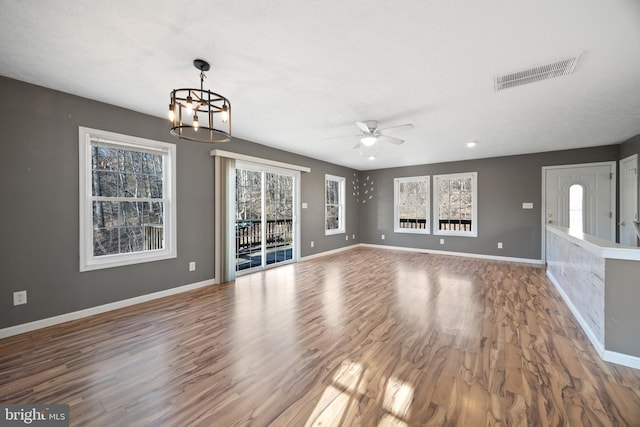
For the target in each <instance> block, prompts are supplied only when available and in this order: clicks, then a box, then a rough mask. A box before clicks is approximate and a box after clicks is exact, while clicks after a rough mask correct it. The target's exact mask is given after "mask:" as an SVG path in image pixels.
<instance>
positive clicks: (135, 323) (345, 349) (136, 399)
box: [0, 248, 640, 426]
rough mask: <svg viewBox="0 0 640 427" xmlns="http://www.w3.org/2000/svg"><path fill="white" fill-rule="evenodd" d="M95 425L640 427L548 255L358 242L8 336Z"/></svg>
mask: <svg viewBox="0 0 640 427" xmlns="http://www.w3.org/2000/svg"><path fill="white" fill-rule="evenodd" d="M0 403H47V404H52V403H67V404H70V405H71V425H74V426H75V425H90V426H107V425H108V426H129V425H157V426H165V425H166V426H186V425H197V426H244V425H253V426H263V425H274V426H423V425H434V426H441V425H443V426H444V425H447V426H449V425H451V426H454V425H455V426H487V425H488V426H583V425H584V426H624V425H626V426H640V371H639V370H634V369H631V368H626V367H622V366H618V365H614V364H610V363H605V362H602V361H601V360H600V359H599V357H598V355H597V354H596V352H595V350H594V349H593V348H592V346H591V344H590V343H589V341H588V340H587V338H586V336H585V334H584V333H583V331H582V330H581V329H580V326H579V325H578V323H577V322H576V320H575V319H574V317H573V316H572V314H571V313H570V311H569V310H568V308H567V307H566V306H565V305H564V303H563V302H562V301H561V299H560V297H559V295H558V293H557V292H556V290H555V289H554V288H553V286H552V285H551V284H550V282H549V281H548V280H547V279H546V278H545V273H544V270H543V269H542V268H541V267H536V266H527V265H518V264H509V263H502V262H493V261H486V260H477V259H468V258H460V257H448V256H440V255H429V254H417V253H410V252H399V251H390V250H382V249H370V248H357V249H352V250H348V251H345V252H341V253H339V254H336V255H332V256H326V257H322V258H317V259H313V260H309V261H305V262H301V263H298V264H292V265H287V266H283V267H280V268H276V269H272V270H268V271H265V272H260V273H255V274H251V275H247V276H243V277H241V278H239V279H237V280H236V282H235V283H230V284H224V285H220V286H212V287H208V288H205V289H200V290H197V291H193V292H188V293H184V294H180V295H176V296H172V297H168V298H164V299H161V300H156V301H152V302H149V303H145V304H141V305H137V306H134V307H128V308H126V309H122V310H118V311H114V312H110V313H105V314H102V315H98V316H94V317H91V318H87V319H83V320H80V321H76V322H70V323H66V324H63V325H59V326H55V327H51V328H48V329H43V330H40V331H36V332H33V333H28V334H23V335H20V336H15V337H11V338H7V339H4V340H0Z"/></svg>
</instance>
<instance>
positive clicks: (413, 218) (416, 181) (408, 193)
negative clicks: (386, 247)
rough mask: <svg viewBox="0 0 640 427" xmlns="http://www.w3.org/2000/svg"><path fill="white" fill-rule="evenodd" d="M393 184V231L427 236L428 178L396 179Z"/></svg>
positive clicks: (428, 224)
mask: <svg viewBox="0 0 640 427" xmlns="http://www.w3.org/2000/svg"><path fill="white" fill-rule="evenodd" d="M393 184H394V201H395V203H394V204H395V209H394V231H395V232H396V233H421V234H429V229H430V228H431V226H430V221H429V193H430V189H429V185H430V182H429V177H428V176H415V177H409V178H396V179H394V180H393Z"/></svg>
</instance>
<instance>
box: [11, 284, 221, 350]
mask: <svg viewBox="0 0 640 427" xmlns="http://www.w3.org/2000/svg"><path fill="white" fill-rule="evenodd" d="M217 284H218V281H217V280H215V279H209V280H204V281H202V282H196V283H191V284H189V285H184V286H178V287H176V288H171V289H165V290H164V291H159V292H154V293H151V294H146V295H140V296H137V297H133V298H128V299H124V300H120V301H115V302H111V303H108V304H103V305H98V306H95V307H90V308H85V309H84V310H78V311H72V312H71V313H65V314H61V315H59V316H53V317H48V318H46V319H40V320H36V321H33V322H29V323H23V324H21V325H16V326H10V327H8V328H4V329H0V339H2V338H7V337H11V336H13V335H18V334H24V333H26V332H31V331H35V330H37V329H42V328H47V327H49V326H54V325H59V324H60V323H65V322H70V321H72V320H78V319H83V318H85V317H89V316H95V315H96V314H100V313H106V312H107V311H113V310H117V309H120V308H124V307H129V306H132V305H136V304H141V303H144V302H148V301H153V300H156V299H159V298H164V297H168V296H171V295H176V294H180V293H183V292H188V291H192V290H194V289H199V288H204V287H206V286H211V285H217Z"/></svg>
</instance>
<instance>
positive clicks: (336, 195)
mask: <svg viewBox="0 0 640 427" xmlns="http://www.w3.org/2000/svg"><path fill="white" fill-rule="evenodd" d="M344 192H345V179H344V178H342V177H339V176H333V175H325V180H324V194H325V196H324V206H325V214H324V223H325V226H324V234H340V233H344V232H345V219H344V218H345V217H344V215H345V213H344V209H345V207H344Z"/></svg>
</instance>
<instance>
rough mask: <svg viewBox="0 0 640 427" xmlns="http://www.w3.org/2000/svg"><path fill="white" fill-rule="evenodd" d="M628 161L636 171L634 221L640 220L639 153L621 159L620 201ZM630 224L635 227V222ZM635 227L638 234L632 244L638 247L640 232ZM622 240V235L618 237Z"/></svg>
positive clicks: (633, 200) (633, 201)
mask: <svg viewBox="0 0 640 427" xmlns="http://www.w3.org/2000/svg"><path fill="white" fill-rule="evenodd" d="M627 163H631V164H632V166H634V169H635V171H636V179H635V190H636V191H634V192H633V197H632V200H631V202H632V203H631V204H632V205H633V208H634V211H635V212H634V218H633V219H632V221H638V219H639V218H638V155H637V154H632V155H630V156H628V157H625V158H624V159H622V160H620V174H621V175H620V179H619V183H620V189H619V194H620V200H619V202H622V193H623V192H622V172H623V171H624V170H625V167H626V164H627ZM625 189H626V186H625ZM622 214H623V212H622V207H621V208H620V213H619V215H622ZM619 219H621V218H619ZM629 225H630V226H631V227H634V224H633V223H632V224H629ZM620 227H621V226H620V225H618V229H619V228H620ZM634 228H635V230H634V231H636V232H637V234H638V236H637V238H636V239H635V240H634V241H635V244H634V245H632V246H634V247H637V244H638V238H640V232H638V231H637V230H638V229H637V228H636V227H634ZM620 234H621V233H619V234H618V235H620ZM621 240H622V237H620V238H619V239H618V241H621Z"/></svg>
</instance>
